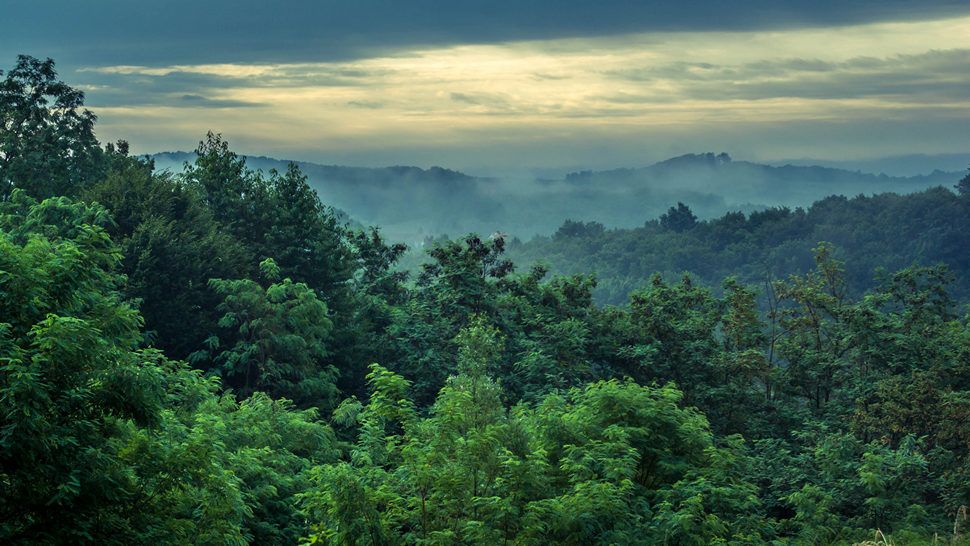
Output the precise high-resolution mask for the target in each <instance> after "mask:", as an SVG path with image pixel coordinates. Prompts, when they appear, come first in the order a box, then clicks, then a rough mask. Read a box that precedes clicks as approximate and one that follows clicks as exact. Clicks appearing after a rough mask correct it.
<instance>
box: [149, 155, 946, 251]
mask: <svg viewBox="0 0 970 546" xmlns="http://www.w3.org/2000/svg"><path fill="white" fill-rule="evenodd" d="M153 158H154V160H155V163H156V167H158V168H159V169H170V170H172V171H180V170H181V169H182V166H183V165H184V164H185V163H186V162H189V163H191V162H193V161H194V159H195V155H194V154H191V153H185V152H175V153H165V154H156V155H155V156H153ZM246 161H247V164H248V165H249V166H250V167H251V168H254V169H259V170H262V171H264V172H268V171H269V170H270V169H276V170H278V171H285V170H286V168H287V164H288V163H287V162H286V161H281V160H277V159H272V158H267V157H247V158H246ZM297 165H298V166H299V167H300V169H301V170H302V171H303V172H304V173H305V174H306V175H307V177H308V178H309V181H310V185H311V186H312V187H313V188H314V189H315V190H316V191H317V193H318V194H319V195H320V198H321V199H322V200H323V201H324V202H325V203H328V204H329V205H332V206H334V207H336V208H338V209H340V210H343V211H346V213H347V214H348V215H349V216H350V217H352V218H354V219H355V220H358V221H360V222H361V223H363V224H365V225H380V226H381V227H382V229H383V230H384V232H385V234H387V235H388V236H389V237H390V238H391V239H395V240H400V241H404V242H408V243H416V242H419V241H421V240H423V239H424V238H425V237H426V236H431V235H442V234H448V235H452V236H455V235H461V234H464V233H470V232H478V233H493V232H495V231H503V232H506V233H509V234H512V235H516V236H519V237H521V238H529V237H532V236H533V235H547V234H549V233H552V232H553V231H555V230H556V228H557V227H559V226H560V225H561V224H562V222H563V221H564V220H565V219H567V218H571V219H573V220H582V221H597V222H602V223H603V224H604V225H606V226H607V227H621V228H632V227H637V226H640V225H643V222H644V221H645V220H647V219H649V218H656V217H657V216H659V215H661V214H662V213H663V212H664V211H665V210H666V209H667V207H668V206H670V204H672V203H676V202H678V201H683V202H684V203H686V204H687V205H689V206H690V207H691V208H692V209H693V211H694V212H695V213H696V214H697V215H698V216H699V217H701V218H714V217H717V216H720V215H722V214H724V213H727V212H731V211H735V210H744V211H753V210H759V209H763V208H766V207H770V206H777V205H786V206H808V205H810V204H811V203H812V202H813V201H815V200H818V199H822V198H824V197H826V196H828V195H833V194H841V195H857V194H874V193H881V192H896V193H908V192H913V191H920V190H923V189H926V188H929V187H932V186H937V185H945V186H953V184H955V183H956V182H957V181H958V180H959V179H960V178H961V177H962V174H960V173H955V172H941V171H936V172H933V173H931V174H925V175H918V176H911V177H894V176H887V175H875V174H867V173H862V172H858V171H848V170H843V169H834V168H827V167H811V166H809V167H806V166H791V165H787V166H781V167H773V166H769V165H762V164H758V163H750V162H746V161H732V160H731V159H730V158H729V157H728V156H727V155H725V154H720V155H715V154H712V153H707V154H691V155H685V156H681V157H677V158H673V159H669V160H666V161H662V162H660V163H656V164H654V165H651V166H648V167H644V168H638V169H616V170H611V171H601V172H593V171H581V172H574V173H570V174H567V175H565V176H563V177H561V178H558V179H536V178H534V177H532V176H529V175H526V174H523V175H521V176H511V175H510V176H503V177H501V178H482V177H476V176H472V175H469V174H465V173H461V172H457V171H453V170H449V169H443V168H440V167H432V168H430V169H422V168H418V167H401V166H398V167H386V168H361V167H341V166H335V165H318V164H315V163H307V162H298V163H297Z"/></svg>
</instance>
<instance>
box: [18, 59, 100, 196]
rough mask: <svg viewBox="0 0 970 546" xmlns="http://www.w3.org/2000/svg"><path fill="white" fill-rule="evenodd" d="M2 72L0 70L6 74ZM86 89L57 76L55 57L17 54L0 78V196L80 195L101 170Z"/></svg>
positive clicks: (93, 116)
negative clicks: (17, 191)
mask: <svg viewBox="0 0 970 546" xmlns="http://www.w3.org/2000/svg"><path fill="white" fill-rule="evenodd" d="M2 75H3V74H2V72H0V76H2ZM83 107H84V93H83V92H81V91H79V90H77V89H74V88H72V87H70V86H69V85H67V84H66V83H64V82H62V81H60V80H59V79H57V71H56V70H55V69H54V61H53V60H52V59H47V60H43V61H41V60H39V59H35V58H33V57H30V56H27V55H19V56H18V57H17V64H16V65H15V66H14V68H13V69H12V70H11V71H10V72H8V73H7V75H6V78H5V79H4V80H3V81H2V82H0V199H8V198H9V197H10V194H11V192H12V190H13V188H22V189H23V190H24V191H26V192H27V194H28V195H31V196H33V197H36V198H40V199H43V198H46V197H51V196H57V195H67V196H72V195H77V194H78V193H79V192H80V191H81V190H82V189H83V188H84V187H86V186H88V185H89V184H91V183H93V182H94V181H96V180H97V179H98V178H99V177H100V176H101V175H102V173H103V164H102V163H103V162H102V155H103V151H102V150H101V148H100V144H99V143H98V140H97V139H96V138H95V136H94V123H95V120H96V119H97V118H96V117H95V115H94V114H92V113H91V112H90V111H89V110H86V109H84V108H83Z"/></svg>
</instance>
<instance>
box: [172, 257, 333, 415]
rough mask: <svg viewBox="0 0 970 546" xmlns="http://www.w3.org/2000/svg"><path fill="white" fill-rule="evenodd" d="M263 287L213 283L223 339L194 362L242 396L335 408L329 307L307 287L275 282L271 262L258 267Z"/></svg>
mask: <svg viewBox="0 0 970 546" xmlns="http://www.w3.org/2000/svg"><path fill="white" fill-rule="evenodd" d="M259 269H260V273H261V274H262V276H263V279H264V285H260V284H259V283H257V282H255V281H252V280H249V279H241V280H223V279H212V280H211V281H210V283H209V284H210V286H211V287H212V289H213V290H214V291H215V292H216V293H217V294H219V295H220V296H221V297H222V298H223V301H222V303H221V304H220V305H219V310H220V311H222V312H223V313H224V314H223V316H222V318H221V319H220V320H219V327H220V329H221V330H222V334H221V335H213V336H212V337H210V338H209V339H208V340H207V341H206V345H207V348H206V349H204V350H201V351H198V352H197V353H195V354H193V355H192V357H191V358H190V359H191V361H192V362H194V363H196V364H199V365H211V366H212V367H213V371H215V372H217V373H218V374H219V375H220V376H221V377H223V378H224V380H225V383H226V385H228V386H230V387H233V388H235V389H237V392H238V393H239V394H240V396H242V397H248V396H250V395H251V394H253V393H254V392H256V391H264V392H267V393H269V394H270V395H272V396H277V397H279V396H284V397H287V398H290V399H292V400H295V401H296V402H297V403H299V404H301V405H304V406H317V407H322V408H329V407H333V404H334V402H335V399H336V387H335V385H334V381H335V379H336V374H337V370H336V369H334V368H333V367H332V366H330V365H329V364H327V363H326V358H327V356H328V354H329V353H328V351H327V345H326V344H327V341H328V340H329V339H330V338H329V334H330V331H331V329H332V327H333V326H332V323H331V321H330V319H329V318H327V305H326V304H325V303H324V302H322V301H320V300H319V299H318V298H317V296H316V294H315V293H314V292H313V290H311V289H310V288H309V287H308V286H307V285H306V284H303V283H294V282H293V281H292V280H290V279H289V278H285V279H283V280H282V281H280V280H279V275H280V269H279V267H278V266H277V265H276V263H275V262H274V261H273V260H271V259H266V260H263V261H262V262H261V263H260V264H259Z"/></svg>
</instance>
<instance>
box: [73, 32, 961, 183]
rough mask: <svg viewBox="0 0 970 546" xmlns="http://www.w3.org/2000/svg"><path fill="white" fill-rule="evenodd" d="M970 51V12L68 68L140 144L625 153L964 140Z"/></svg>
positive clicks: (909, 148)
mask: <svg viewBox="0 0 970 546" xmlns="http://www.w3.org/2000/svg"><path fill="white" fill-rule="evenodd" d="M297 57H298V55H297ZM968 58H970V17H962V18H952V19H944V20H934V21H917V22H913V21H909V22H891V23H878V24H867V25H859V26H851V27H839V28H834V27H812V28H797V29H787V30H784V31H778V30H757V31H743V32H741V31H730V32H726V31H717V32H714V31H704V32H696V31H690V32H688V31H676V32H648V33H639V34H626V35H618V36H612V35H610V36H600V37H578V38H568V39H547V40H529V41H518V42H506V43H478V44H463V45H455V46H444V47H427V46H423V47H414V48H410V49H398V50H394V51H386V52H383V53H379V52H373V53H372V54H371V56H369V57H366V58H354V59H344V60H327V61H314V62H309V61H299V60H293V61H287V62H276V61H274V62H265V61H259V62H255V61H254V62H233V63H225V62H219V63H211V62H206V63H197V64H186V63H181V62H175V61H173V62H171V63H167V64H152V63H145V64H134V63H119V64H117V65H91V66H88V67H85V68H84V69H83V70H82V71H80V72H76V73H70V72H68V73H66V74H65V76H66V78H65V79H67V80H68V81H70V82H72V83H74V84H80V85H82V86H83V88H84V89H85V90H86V91H87V93H88V103H89V105H91V106H92V107H93V108H94V109H95V111H96V113H98V114H99V116H100V119H101V123H100V124H99V136H102V137H103V138H105V139H106V140H113V139H116V138H127V139H129V140H130V141H131V142H132V143H133V145H134V147H135V148H134V149H135V150H136V151H138V152H141V151H145V152H150V151H157V150H158V149H180V148H181V149H186V148H191V147H193V146H194V144H195V141H196V140H197V139H198V138H199V137H200V136H202V135H203V134H205V131H207V130H210V129H211V130H216V131H221V132H223V133H225V134H226V135H227V136H228V137H229V138H230V140H231V142H233V144H234V146H238V147H239V150H240V151H241V152H243V153H255V154H270V155H278V156H285V157H295V158H302V159H307V160H317V161H322V162H331V163H332V162H339V161H354V162H363V163H365V164H380V163H385V162H387V163H413V162H420V161H422V160H423V159H427V160H428V163H430V164H446V165H449V166H456V167H462V166H467V165H468V164H469V162H470V161H474V162H476V163H478V164H486V163H488V164H495V165H497V166H501V165H504V166H511V165H514V164H515V163H518V162H529V163H528V164H530V165H552V166H554V165H562V164H563V163H564V162H569V164H570V165H577V166H581V165H582V164H584V163H586V164H595V165H599V166H611V165H609V164H604V163H613V165H612V166H615V165H616V164H627V163H631V162H632V163H634V164H642V163H644V162H646V161H648V159H662V158H664V157H665V156H669V155H676V154H678V153H683V152H690V151H697V150H705V149H715V150H725V151H728V152H730V153H732V154H736V155H740V156H748V157H751V156H757V157H760V158H763V159H771V158H772V157H799V156H807V155H811V156H813V157H826V156H828V157H836V156H838V155H843V156H844V155H845V154H868V155H891V154H896V153H900V152H933V153H936V152H941V151H959V150H961V149H968V148H970V134H968V133H967V132H966V130H965V127H966V123H967V122H968V119H970V114H968V112H970V92H968V90H970V76H968V75H970V70H968V69H970V64H968ZM186 96H188V97H190V98H188V99H185V98H184V97H186ZM254 105H259V106H260V107H259V108H250V109H249V110H247V111H246V112H245V114H246V115H245V116H243V115H239V114H238V113H237V112H232V111H231V110H229V108H237V107H246V106H254ZM961 126H962V127H963V128H962V129H960V127H961ZM147 128H150V130H149V129H147ZM796 129H799V130H801V131H802V132H798V131H797V130H796ZM557 150H558V154H557ZM651 154H652V155H651ZM833 154H834V155H833ZM557 158H558V159H557ZM624 158H626V159H625V160H624ZM520 165H521V163H520Z"/></svg>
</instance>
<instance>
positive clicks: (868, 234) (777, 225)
mask: <svg viewBox="0 0 970 546" xmlns="http://www.w3.org/2000/svg"><path fill="white" fill-rule="evenodd" d="M823 171H828V170H823ZM789 172H790V170H789ZM682 212H683V214H681V213H674V212H668V213H667V214H666V215H664V216H662V217H661V218H660V219H659V220H651V221H649V222H647V223H646V224H645V225H643V226H642V227H638V228H633V229H606V228H605V227H604V226H603V225H602V224H599V223H595V222H593V223H583V222H573V221H569V222H566V223H565V224H564V225H563V226H561V227H560V229H559V230H558V231H557V232H556V233H555V234H554V235H552V236H548V237H536V238H534V239H532V240H530V241H528V242H525V243H521V242H513V244H512V245H511V246H510V249H509V251H510V255H511V256H512V259H513V260H514V261H515V262H516V263H519V264H520V265H522V266H528V265H530V264H532V263H535V262H541V263H545V264H548V265H549V266H550V267H551V269H552V271H553V272H555V273H563V274H574V273H593V274H595V275H596V276H597V278H598V279H599V286H598V287H597V289H596V292H595V296H596V299H597V301H599V302H600V303H611V304H621V303H625V302H626V301H627V295H628V294H629V292H630V291H631V290H633V289H635V288H639V287H641V286H643V285H644V284H646V283H647V282H648V279H649V277H650V275H652V274H653V273H654V272H660V273H663V274H665V275H666V276H667V277H670V278H676V277H679V276H680V275H681V274H682V273H684V272H690V273H692V274H693V275H695V277H696V278H697V279H699V280H701V281H702V282H704V283H706V284H709V285H715V286H716V285H718V284H719V283H720V282H721V280H722V279H723V278H724V277H727V276H728V275H737V276H738V277H740V279H741V280H742V281H744V282H749V283H755V284H762V283H763V281H764V280H765V279H767V278H781V277H785V276H787V275H790V274H800V273H804V272H805V271H808V270H809V269H811V267H812V265H813V259H812V249H813V248H814V247H815V246H816V245H817V243H818V242H819V241H827V242H830V243H832V244H834V245H835V247H836V249H837V252H838V255H839V256H840V257H842V258H844V259H846V261H847V264H848V265H847V272H846V273H847V280H848V285H849V288H850V290H852V291H853V292H854V293H856V294H859V293H861V292H863V291H864V290H865V289H867V288H870V287H872V286H873V285H874V283H875V282H876V279H875V276H876V270H877V269H879V268H884V269H886V270H889V271H894V270H896V269H900V268H903V267H907V266H909V265H912V264H924V265H933V264H936V263H945V264H946V265H947V266H948V267H949V268H950V269H951V271H952V272H953V274H954V275H955V282H954V284H953V287H952V288H953V291H954V294H955V295H957V296H958V297H959V298H961V299H966V297H967V296H970V256H968V254H967V253H966V252H965V241H966V234H967V233H968V232H970V202H968V200H966V199H961V198H960V197H959V196H957V195H956V194H955V193H953V192H952V191H950V190H949V189H946V188H942V187H936V188H931V189H928V190H924V191H921V192H917V193H914V194H910V195H900V194H896V193H883V194H879V195H876V196H857V197H853V198H851V199H849V198H845V197H839V196H832V197H827V198H825V199H822V200H819V201H817V202H815V203H814V204H812V205H811V206H810V207H807V208H787V207H780V208H771V209H767V210H763V211H757V212H752V213H750V214H747V215H745V214H743V213H739V212H735V213H728V214H726V215H724V216H721V217H719V218H715V219H711V220H699V221H697V220H694V219H692V218H691V217H690V216H689V215H690V212H689V211H682ZM678 217H682V218H678Z"/></svg>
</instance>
